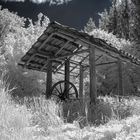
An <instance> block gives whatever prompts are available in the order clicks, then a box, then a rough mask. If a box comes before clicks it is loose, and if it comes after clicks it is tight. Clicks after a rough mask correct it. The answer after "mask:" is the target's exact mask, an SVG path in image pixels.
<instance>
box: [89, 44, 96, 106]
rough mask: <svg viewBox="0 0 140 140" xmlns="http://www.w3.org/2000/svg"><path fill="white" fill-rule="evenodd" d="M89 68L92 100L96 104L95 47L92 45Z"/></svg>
mask: <svg viewBox="0 0 140 140" xmlns="http://www.w3.org/2000/svg"><path fill="white" fill-rule="evenodd" d="M89 68H90V102H91V104H96V98H97V95H96V94H97V93H96V68H95V47H94V46H90V53H89Z"/></svg>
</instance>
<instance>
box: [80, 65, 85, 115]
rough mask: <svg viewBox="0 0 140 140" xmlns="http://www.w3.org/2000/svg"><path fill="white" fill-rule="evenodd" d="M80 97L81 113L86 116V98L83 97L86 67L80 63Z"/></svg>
mask: <svg viewBox="0 0 140 140" xmlns="http://www.w3.org/2000/svg"><path fill="white" fill-rule="evenodd" d="M79 73H80V74H79V97H80V103H81V104H80V106H81V109H80V114H81V115H82V116H85V99H83V82H84V81H83V80H84V67H83V66H82V65H80V72H79Z"/></svg>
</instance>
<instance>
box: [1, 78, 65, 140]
mask: <svg viewBox="0 0 140 140" xmlns="http://www.w3.org/2000/svg"><path fill="white" fill-rule="evenodd" d="M12 92H13V90H12V89H11V90H10V89H9V86H7V84H6V83H5V82H4V81H3V80H2V79H1V80H0V140H34V139H35V140H39V139H41V140H42V139H43V138H44V137H45V136H47V135H48V134H49V133H50V132H49V128H50V127H58V126H59V125H60V124H61V125H62V124H63V120H62V119H61V118H60V117H58V110H59V106H58V105H56V104H55V102H54V101H51V100H46V99H45V98H44V97H38V98H37V97H36V98H35V97H34V98H30V99H28V100H27V98H26V99H25V103H24V104H22V105H20V104H16V103H15V102H14V101H13V100H12V97H11V96H10V95H11V93H12Z"/></svg>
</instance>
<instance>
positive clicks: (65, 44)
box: [55, 41, 70, 56]
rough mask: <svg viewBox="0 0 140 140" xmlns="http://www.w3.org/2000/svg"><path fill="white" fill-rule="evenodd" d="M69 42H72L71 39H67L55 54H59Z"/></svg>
mask: <svg viewBox="0 0 140 140" xmlns="http://www.w3.org/2000/svg"><path fill="white" fill-rule="evenodd" d="M69 43H70V41H67V42H66V43H65V44H64V45H63V47H61V48H60V49H59V50H58V51H57V52H56V54H55V56H57V55H58V54H59V53H60V52H61V51H62V50H63V49H64V48H65V47H66V46H67V45H68V44H69Z"/></svg>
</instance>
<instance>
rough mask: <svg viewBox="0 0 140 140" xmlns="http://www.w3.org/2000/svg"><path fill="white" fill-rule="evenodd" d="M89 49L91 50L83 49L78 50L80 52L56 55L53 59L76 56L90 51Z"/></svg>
mask: <svg viewBox="0 0 140 140" xmlns="http://www.w3.org/2000/svg"><path fill="white" fill-rule="evenodd" d="M88 51H89V49H84V50H81V51H78V52H73V53H71V54H66V55H62V56H57V57H54V58H53V59H59V58H66V57H69V56H74V55H76V54H81V53H85V52H88Z"/></svg>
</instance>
